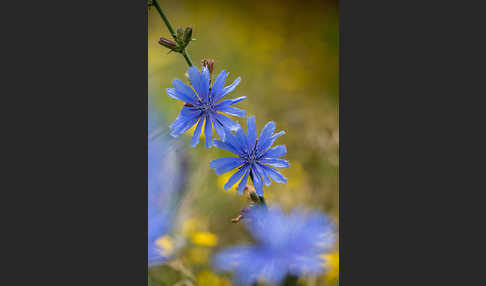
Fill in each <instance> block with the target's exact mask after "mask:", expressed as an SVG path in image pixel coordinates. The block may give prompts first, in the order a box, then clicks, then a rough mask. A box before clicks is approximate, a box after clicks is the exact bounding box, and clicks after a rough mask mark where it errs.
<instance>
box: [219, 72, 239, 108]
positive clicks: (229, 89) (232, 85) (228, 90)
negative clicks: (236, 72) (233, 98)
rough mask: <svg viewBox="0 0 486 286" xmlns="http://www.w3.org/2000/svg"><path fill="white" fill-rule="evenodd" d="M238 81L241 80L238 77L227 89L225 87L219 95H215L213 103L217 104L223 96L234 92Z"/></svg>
mask: <svg viewBox="0 0 486 286" xmlns="http://www.w3.org/2000/svg"><path fill="white" fill-rule="evenodd" d="M240 81H241V78H240V77H238V78H237V79H235V81H234V82H233V83H232V84H230V85H228V86H227V87H225V88H224V89H223V91H222V92H221V93H219V94H215V96H214V98H213V102H218V101H219V100H220V99H221V98H223V97H224V96H225V95H227V94H228V93H230V92H232V91H233V90H235V88H236V86H237V85H238V84H239V83H240Z"/></svg>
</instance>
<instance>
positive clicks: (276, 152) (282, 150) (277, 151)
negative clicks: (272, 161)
mask: <svg viewBox="0 0 486 286" xmlns="http://www.w3.org/2000/svg"><path fill="white" fill-rule="evenodd" d="M285 154H287V147H285V145H278V146H275V147H273V148H270V149H268V150H267V151H266V152H265V153H263V156H262V159H267V158H278V157H281V156H284V155H285Z"/></svg>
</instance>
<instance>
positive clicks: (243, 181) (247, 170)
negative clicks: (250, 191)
mask: <svg viewBox="0 0 486 286" xmlns="http://www.w3.org/2000/svg"><path fill="white" fill-rule="evenodd" d="M243 168H244V169H245V175H244V176H243V179H241V181H240V183H239V184H238V188H237V189H236V191H237V192H238V194H242V193H243V190H244V189H245V187H246V183H247V182H248V175H249V174H250V166H248V165H245V166H243Z"/></svg>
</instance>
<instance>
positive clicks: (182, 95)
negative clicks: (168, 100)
mask: <svg viewBox="0 0 486 286" xmlns="http://www.w3.org/2000/svg"><path fill="white" fill-rule="evenodd" d="M172 85H173V86H174V88H173V90H174V92H175V94H173V96H172V95H171V94H169V92H170V88H168V89H167V94H169V96H170V97H172V98H175V99H179V100H182V101H184V102H188V103H190V104H192V105H197V104H199V98H198V97H197V95H196V93H194V90H193V89H192V88H191V87H190V86H188V85H187V84H185V83H184V82H183V81H181V80H180V79H178V78H175V79H174V80H173V81H172Z"/></svg>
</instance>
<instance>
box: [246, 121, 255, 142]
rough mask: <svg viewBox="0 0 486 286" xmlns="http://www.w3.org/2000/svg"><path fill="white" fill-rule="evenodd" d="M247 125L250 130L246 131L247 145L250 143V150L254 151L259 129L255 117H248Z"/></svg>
mask: <svg viewBox="0 0 486 286" xmlns="http://www.w3.org/2000/svg"><path fill="white" fill-rule="evenodd" d="M246 124H247V126H248V130H247V131H246V140H247V143H248V150H253V148H254V147H255V143H256V137H257V128H256V121H255V116H250V117H248V120H247V121H246Z"/></svg>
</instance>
